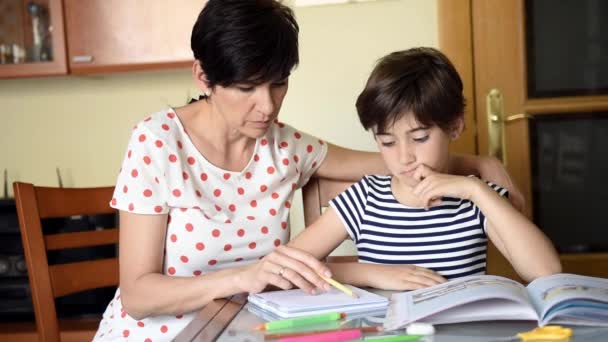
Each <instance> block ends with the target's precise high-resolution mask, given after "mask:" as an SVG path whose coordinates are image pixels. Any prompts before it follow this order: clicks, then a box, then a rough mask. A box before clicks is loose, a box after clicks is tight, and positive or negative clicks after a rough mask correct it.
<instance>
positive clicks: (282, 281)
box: [238, 246, 331, 294]
mask: <svg viewBox="0 0 608 342" xmlns="http://www.w3.org/2000/svg"><path fill="white" fill-rule="evenodd" d="M319 274H322V275H324V276H326V277H331V271H330V270H329V268H327V266H325V264H323V263H322V262H320V261H319V260H317V259H316V258H315V257H313V256H312V255H310V254H308V253H306V252H304V251H302V250H299V249H297V248H293V247H287V246H279V247H277V248H276V249H275V250H274V251H273V252H272V253H270V254H268V255H266V256H265V257H264V258H262V259H261V260H260V261H259V262H256V263H254V264H252V265H249V266H246V267H245V269H244V272H243V274H242V276H241V277H240V278H239V280H238V281H239V282H240V284H239V286H241V288H242V289H243V291H244V292H248V293H259V292H262V291H263V290H264V289H265V288H266V287H267V286H268V285H274V286H276V287H278V288H281V289H283V290H288V289H290V288H292V287H293V286H294V285H295V286H296V287H299V288H301V289H302V290H304V291H305V292H307V293H309V294H316V293H318V292H319V289H321V290H323V291H329V289H330V286H329V284H328V283H326V282H325V281H324V280H323V279H322V278H321V277H320V276H319Z"/></svg>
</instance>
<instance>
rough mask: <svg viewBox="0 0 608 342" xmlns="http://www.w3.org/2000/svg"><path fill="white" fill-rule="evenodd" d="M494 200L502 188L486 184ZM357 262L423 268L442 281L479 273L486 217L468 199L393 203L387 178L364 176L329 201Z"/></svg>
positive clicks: (504, 193) (483, 256)
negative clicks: (417, 205) (425, 203)
mask: <svg viewBox="0 0 608 342" xmlns="http://www.w3.org/2000/svg"><path fill="white" fill-rule="evenodd" d="M487 183H488V185H489V186H490V187H491V188H492V189H494V190H495V191H496V192H497V193H498V194H499V195H500V196H505V197H508V193H507V190H506V189H504V188H501V187H499V186H497V185H494V184H492V183H489V182H487ZM330 205H331V207H332V208H334V209H335V212H336V213H337V214H338V217H340V219H341V221H342V223H343V224H344V227H345V229H346V231H347V233H348V235H349V236H350V238H351V239H352V240H353V241H354V242H355V244H356V245H357V253H358V255H359V261H361V262H367V263H377V264H410V265H416V266H421V267H425V268H428V269H431V270H434V271H435V272H437V273H439V274H441V275H442V276H444V277H445V278H447V279H455V278H459V277H464V276H468V275H478V274H484V273H485V269H486V242H487V240H488V239H487V235H486V231H485V228H486V218H485V216H484V215H483V213H482V212H481V211H480V210H479V208H478V207H477V206H476V205H475V204H474V203H473V202H471V201H469V200H463V199H459V198H450V197H443V198H442V203H441V204H440V205H438V206H435V207H431V208H429V209H428V210H426V209H424V208H414V207H408V206H405V205H403V204H401V203H399V202H398V201H397V200H396V199H395V196H394V195H393V193H392V191H391V176H365V177H363V179H361V180H360V181H359V182H357V183H355V184H353V185H352V186H351V187H350V188H348V189H347V190H346V191H344V192H343V193H341V194H340V195H338V196H337V197H336V198H334V199H332V200H331V201H330Z"/></svg>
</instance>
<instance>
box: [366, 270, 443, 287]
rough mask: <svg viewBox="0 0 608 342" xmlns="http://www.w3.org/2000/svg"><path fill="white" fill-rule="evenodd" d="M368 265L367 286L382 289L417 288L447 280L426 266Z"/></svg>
mask: <svg viewBox="0 0 608 342" xmlns="http://www.w3.org/2000/svg"><path fill="white" fill-rule="evenodd" d="M367 266H368V267H369V271H367V270H366V271H367V272H368V273H369V275H370V276H369V278H368V279H369V286H371V287H375V288H378V289H382V290H394V291H406V290H417V289H422V288H425V287H429V286H433V285H437V284H441V283H444V282H446V281H447V280H446V279H445V278H444V277H442V276H441V275H439V274H438V273H436V272H435V271H432V270H429V269H428V268H424V267H419V266H415V265H377V264H367Z"/></svg>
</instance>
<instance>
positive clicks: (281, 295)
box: [247, 285, 389, 319]
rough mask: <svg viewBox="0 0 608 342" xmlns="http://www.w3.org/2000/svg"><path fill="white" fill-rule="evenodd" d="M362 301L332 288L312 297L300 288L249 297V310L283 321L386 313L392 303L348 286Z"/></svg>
mask: <svg viewBox="0 0 608 342" xmlns="http://www.w3.org/2000/svg"><path fill="white" fill-rule="evenodd" d="M346 286H347V287H349V288H350V289H351V290H352V291H353V292H355V293H356V294H358V295H359V298H353V297H350V296H348V295H346V294H344V293H343V292H341V291H338V290H336V289H334V288H332V289H331V290H330V291H329V292H322V293H320V294H317V295H309V294H307V293H306V292H304V291H302V290H300V289H293V290H282V291H270V292H264V293H257V294H252V295H249V297H247V299H248V301H249V304H248V308H249V311H251V312H253V313H254V314H257V315H259V316H262V317H263V318H265V319H269V318H270V319H272V318H276V319H283V318H292V317H301V316H308V315H316V314H321V313H328V312H344V313H346V314H351V315H352V314H357V313H378V312H382V311H386V308H387V307H388V303H389V300H388V298H386V297H383V296H380V295H377V294H375V293H372V292H369V291H366V290H363V289H360V288H357V287H354V286H350V285H346Z"/></svg>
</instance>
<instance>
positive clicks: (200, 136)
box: [177, 100, 256, 171]
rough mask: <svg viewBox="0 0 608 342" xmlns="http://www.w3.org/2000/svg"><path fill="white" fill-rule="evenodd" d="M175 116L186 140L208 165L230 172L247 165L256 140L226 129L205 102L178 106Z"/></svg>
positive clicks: (235, 130)
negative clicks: (180, 124)
mask: <svg viewBox="0 0 608 342" xmlns="http://www.w3.org/2000/svg"><path fill="white" fill-rule="evenodd" d="M177 114H178V116H179V118H180V120H181V122H182V124H183V125H184V128H185V129H186V132H187V134H188V136H189V137H190V140H191V141H192V143H193V144H194V145H195V147H196V148H197V149H198V150H199V152H200V153H201V154H202V155H203V156H204V157H205V159H207V160H208V161H209V162H211V163H212V164H214V165H216V166H218V167H220V168H222V169H225V170H230V171H241V170H242V169H243V168H245V166H247V164H248V163H249V160H250V159H251V156H252V154H253V150H254V147H255V143H256V139H254V138H251V137H248V136H245V135H243V134H242V133H241V132H239V131H238V130H237V129H235V128H233V127H230V126H229V125H228V123H227V122H226V120H225V119H224V118H223V117H222V116H221V115H218V114H217V113H215V112H214V111H213V107H212V106H211V105H209V103H207V102H206V101H205V100H199V101H197V102H195V103H193V104H190V105H188V106H184V107H181V108H179V109H178V110H177Z"/></svg>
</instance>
